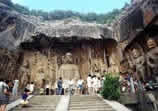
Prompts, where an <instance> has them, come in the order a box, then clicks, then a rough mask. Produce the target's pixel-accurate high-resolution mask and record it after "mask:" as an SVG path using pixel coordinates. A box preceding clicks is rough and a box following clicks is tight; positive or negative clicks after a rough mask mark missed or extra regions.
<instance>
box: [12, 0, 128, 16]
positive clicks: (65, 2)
mask: <svg viewBox="0 0 158 111" xmlns="http://www.w3.org/2000/svg"><path fill="white" fill-rule="evenodd" d="M12 1H13V2H14V3H18V4H21V5H24V6H27V7H28V8H30V9H42V10H44V11H52V10H72V11H77V12H82V13H87V12H96V13H106V12H109V11H112V9H116V8H118V9H120V8H122V7H123V6H124V4H125V3H126V2H127V3H129V2H130V0H12Z"/></svg>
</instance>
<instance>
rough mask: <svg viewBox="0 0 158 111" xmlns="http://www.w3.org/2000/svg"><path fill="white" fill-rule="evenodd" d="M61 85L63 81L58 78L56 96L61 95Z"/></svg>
mask: <svg viewBox="0 0 158 111" xmlns="http://www.w3.org/2000/svg"><path fill="white" fill-rule="evenodd" d="M62 85H63V81H62V77H60V78H59V80H58V82H57V86H58V91H57V95H62V88H63V86H62Z"/></svg>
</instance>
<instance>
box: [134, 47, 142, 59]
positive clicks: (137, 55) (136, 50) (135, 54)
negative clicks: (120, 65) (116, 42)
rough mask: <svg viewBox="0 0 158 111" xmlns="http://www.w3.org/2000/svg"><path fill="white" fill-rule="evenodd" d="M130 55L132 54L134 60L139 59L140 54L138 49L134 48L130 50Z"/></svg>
mask: <svg viewBox="0 0 158 111" xmlns="http://www.w3.org/2000/svg"><path fill="white" fill-rule="evenodd" d="M132 53H133V57H134V58H137V57H139V56H140V55H141V54H140V51H139V50H138V49H136V48H134V49H133V50H132Z"/></svg>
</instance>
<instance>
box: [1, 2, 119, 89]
mask: <svg viewBox="0 0 158 111" xmlns="http://www.w3.org/2000/svg"><path fill="white" fill-rule="evenodd" d="M8 3H11V2H9V1H7V2H6V1H5V2H4V1H3V2H1V1H0V10H1V11H0V48H2V49H5V50H7V52H4V55H7V53H8V52H9V53H15V55H16V57H15V56H14V55H11V54H8V55H7V57H8V56H11V57H10V60H11V61H9V62H2V63H1V66H0V70H1V69H3V71H2V72H1V74H0V75H3V74H4V75H6V76H9V75H12V78H10V79H13V78H15V77H17V78H19V79H20V81H21V84H22V85H26V83H27V82H31V81H34V82H35V84H36V85H37V86H38V87H42V86H43V80H45V82H46V83H49V84H51V85H53V83H54V82H55V80H56V79H57V78H58V77H59V76H62V77H63V78H67V79H69V77H70V78H72V79H73V78H75V77H76V78H79V77H82V78H84V79H86V77H87V76H88V73H91V74H96V75H98V76H101V75H102V74H104V73H105V72H114V73H115V72H119V59H120V56H115V55H119V54H120V51H119V50H118V47H117V42H116V41H117V40H118V39H117V38H116V37H113V36H112V29H111V28H110V27H107V26H106V25H101V24H96V23H87V22H82V21H80V20H78V19H75V20H73V19H67V20H61V21H43V20H42V19H40V18H38V17H34V16H26V15H22V14H20V13H18V12H16V11H14V10H13V9H12V7H11V6H10V5H8ZM0 52H1V51H0ZM67 53H71V54H72V56H71V58H72V62H68V63H67V62H65V61H67V60H66V58H67V56H66V54H67ZM2 58H3V57H1V59H2ZM68 58H69V57H68ZM12 59H13V60H12ZM9 64H12V65H9ZM3 66H5V67H3ZM13 66H14V67H13ZM10 67H12V70H13V71H11V72H10V73H8V72H7V71H4V69H5V68H7V69H9V68H10ZM68 73H69V74H68Z"/></svg>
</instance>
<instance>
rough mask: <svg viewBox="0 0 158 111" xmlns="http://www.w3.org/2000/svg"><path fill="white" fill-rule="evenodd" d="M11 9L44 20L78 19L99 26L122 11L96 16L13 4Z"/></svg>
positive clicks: (117, 10)
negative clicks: (34, 8)
mask: <svg viewBox="0 0 158 111" xmlns="http://www.w3.org/2000/svg"><path fill="white" fill-rule="evenodd" d="M13 8H14V9H15V10H16V11H18V12H20V13H23V14H26V15H33V16H40V17H42V18H43V19H44V20H62V19H67V18H80V19H81V20H82V21H87V22H97V23H101V24H104V23H105V24H110V23H111V22H112V21H113V20H114V19H115V18H116V17H117V16H118V15H119V14H120V13H121V11H122V10H119V9H114V10H113V11H112V12H109V13H106V14H96V13H94V12H92V13H86V14H83V13H79V12H74V11H63V10H55V11H51V12H45V11H42V10H29V8H27V7H25V6H22V5H19V4H13Z"/></svg>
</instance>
